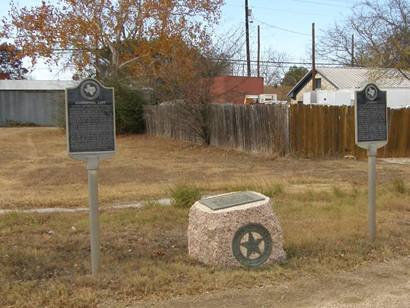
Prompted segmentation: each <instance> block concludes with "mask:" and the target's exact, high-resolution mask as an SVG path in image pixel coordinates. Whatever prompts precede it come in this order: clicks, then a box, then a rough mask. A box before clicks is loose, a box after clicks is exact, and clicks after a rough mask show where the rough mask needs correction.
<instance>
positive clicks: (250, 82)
mask: <svg viewBox="0 0 410 308" xmlns="http://www.w3.org/2000/svg"><path fill="white" fill-rule="evenodd" d="M260 94H263V78H262V77H242V76H217V77H214V78H213V79H212V83H211V88H210V95H211V98H212V102H213V103H222V104H223V103H232V104H243V103H244V99H245V95H260Z"/></svg>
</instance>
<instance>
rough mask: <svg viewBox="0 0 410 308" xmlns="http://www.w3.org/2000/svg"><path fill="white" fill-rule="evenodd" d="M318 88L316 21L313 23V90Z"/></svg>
mask: <svg viewBox="0 0 410 308" xmlns="http://www.w3.org/2000/svg"><path fill="white" fill-rule="evenodd" d="M315 90H316V43H315V23H312V91H315Z"/></svg>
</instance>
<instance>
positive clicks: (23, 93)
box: [0, 80, 78, 126]
mask: <svg viewBox="0 0 410 308" xmlns="http://www.w3.org/2000/svg"><path fill="white" fill-rule="evenodd" d="M77 83H78V82H77V81H74V80H0V126H5V125H8V124H9V123H13V122H14V123H22V124H36V125H41V126H62V125H63V123H64V118H65V117H64V104H65V94H64V93H65V92H64V90H65V89H66V88H71V87H75V86H76V85H77Z"/></svg>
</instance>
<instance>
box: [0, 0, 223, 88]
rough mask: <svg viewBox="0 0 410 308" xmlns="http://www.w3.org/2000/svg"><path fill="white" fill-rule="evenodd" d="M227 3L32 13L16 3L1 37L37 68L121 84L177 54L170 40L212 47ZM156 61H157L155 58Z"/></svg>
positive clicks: (82, 1) (65, 3)
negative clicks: (56, 65)
mask: <svg viewBox="0 0 410 308" xmlns="http://www.w3.org/2000/svg"><path fill="white" fill-rule="evenodd" d="M222 4H223V0H117V1H115V0H62V1H60V2H59V3H58V4H54V3H51V2H47V1H43V2H42V3H41V4H40V5H39V6H37V7H32V8H27V7H23V8H17V6H16V5H15V4H13V3H11V10H10V14H9V15H10V18H9V19H3V21H2V23H3V33H2V36H3V37H6V38H13V39H14V42H15V44H16V46H17V48H19V49H20V50H21V52H22V53H23V54H24V55H25V56H29V57H31V59H32V61H33V63H36V61H37V60H38V59H39V58H40V57H45V58H46V59H48V61H49V62H50V63H51V62H58V61H61V60H63V61H65V64H73V65H74V66H75V68H76V69H77V71H79V72H84V71H87V70H90V69H91V70H93V71H94V72H95V74H96V75H97V76H98V77H99V78H102V79H111V80H116V79H118V78H119V76H120V75H121V73H122V72H124V71H127V73H132V74H137V73H138V72H136V70H138V69H140V68H141V67H142V66H150V65H154V62H155V61H154V60H153V58H152V42H153V41H155V42H156V48H158V49H157V50H156V52H157V53H161V52H162V53H167V52H168V53H169V51H170V50H171V51H172V52H175V48H172V46H170V45H169V44H170V43H172V42H175V40H173V39H170V38H174V37H178V38H181V40H182V41H184V42H186V43H187V44H188V46H189V45H191V46H196V47H199V48H201V47H203V46H206V45H207V44H208V43H209V37H208V33H207V30H208V27H209V26H210V25H211V24H213V23H216V22H217V21H218V19H219V17H220V8H221V6H222ZM154 59H155V58H154Z"/></svg>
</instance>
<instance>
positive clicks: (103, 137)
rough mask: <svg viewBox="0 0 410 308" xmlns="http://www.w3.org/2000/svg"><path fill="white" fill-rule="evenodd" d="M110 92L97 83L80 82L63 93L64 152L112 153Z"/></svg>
mask: <svg viewBox="0 0 410 308" xmlns="http://www.w3.org/2000/svg"><path fill="white" fill-rule="evenodd" d="M114 108H115V106H114V90H113V89H112V88H105V87H103V86H102V85H101V84H100V83H99V82H98V81H97V80H94V79H86V80H83V81H82V82H81V83H80V84H79V86H78V87H76V88H73V89H67V90H66V117H67V138H68V151H69V153H70V154H93V153H95V154H104V153H114V152H115V110H114Z"/></svg>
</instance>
